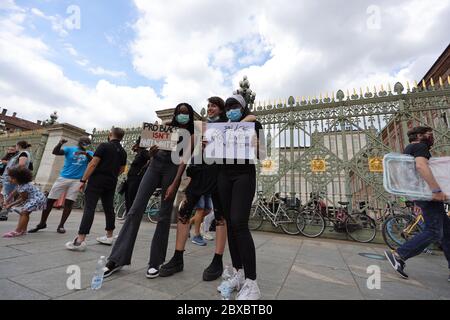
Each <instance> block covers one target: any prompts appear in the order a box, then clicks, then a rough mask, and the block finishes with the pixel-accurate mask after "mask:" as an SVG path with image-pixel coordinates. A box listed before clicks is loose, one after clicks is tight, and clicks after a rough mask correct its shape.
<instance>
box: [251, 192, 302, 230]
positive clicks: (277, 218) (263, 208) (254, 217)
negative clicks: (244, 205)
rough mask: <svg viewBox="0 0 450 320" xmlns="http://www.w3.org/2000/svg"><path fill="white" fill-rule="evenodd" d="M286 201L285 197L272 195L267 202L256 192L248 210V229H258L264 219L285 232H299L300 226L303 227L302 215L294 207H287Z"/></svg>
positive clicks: (260, 193)
mask: <svg viewBox="0 0 450 320" xmlns="http://www.w3.org/2000/svg"><path fill="white" fill-rule="evenodd" d="M286 202H287V199H286V198H278V197H277V196H273V197H272V199H271V201H270V202H269V203H268V202H267V201H266V200H265V199H264V198H263V197H262V192H258V199H257V201H256V203H255V204H254V205H252V208H251V211H250V219H249V229H250V230H258V229H259V228H261V226H262V224H263V222H264V221H270V223H271V224H272V225H273V226H274V227H275V228H278V227H280V228H281V230H283V232H284V233H286V234H289V235H297V234H299V233H300V228H303V223H302V222H301V221H302V217H301V216H300V215H299V211H298V210H297V209H296V208H294V207H288V206H287V205H286ZM269 206H271V207H269ZM299 227H300V228H299Z"/></svg>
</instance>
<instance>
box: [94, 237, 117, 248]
mask: <svg viewBox="0 0 450 320" xmlns="http://www.w3.org/2000/svg"><path fill="white" fill-rule="evenodd" d="M113 241H114V237H111V238H108V237H107V236H103V237H98V238H97V242H99V243H102V244H106V245H108V246H110V245H112V243H113Z"/></svg>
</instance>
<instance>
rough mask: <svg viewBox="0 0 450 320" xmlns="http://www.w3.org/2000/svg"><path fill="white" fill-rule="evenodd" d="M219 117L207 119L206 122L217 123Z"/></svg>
mask: <svg viewBox="0 0 450 320" xmlns="http://www.w3.org/2000/svg"><path fill="white" fill-rule="evenodd" d="M219 119H220V117H219V116H215V117H208V119H207V120H208V122H217V121H219Z"/></svg>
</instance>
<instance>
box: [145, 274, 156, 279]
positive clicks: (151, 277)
mask: <svg viewBox="0 0 450 320" xmlns="http://www.w3.org/2000/svg"><path fill="white" fill-rule="evenodd" d="M145 277H146V278H147V279H155V278H158V277H159V273H157V274H155V275H149V274H148V273H146V274H145Z"/></svg>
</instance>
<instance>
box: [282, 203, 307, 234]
mask: <svg viewBox="0 0 450 320" xmlns="http://www.w3.org/2000/svg"><path fill="white" fill-rule="evenodd" d="M299 214H300V212H299V211H298V210H297V209H294V208H290V209H286V210H285V211H284V212H283V214H282V216H281V218H280V220H278V221H277V223H278V224H279V226H280V227H281V230H283V231H284V233H287V234H290V235H297V234H299V233H300V229H299V228H298V225H299V224H300V225H302V224H304V222H303V223H299V221H298V220H300V219H301V220H303V217H300V216H299Z"/></svg>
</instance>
